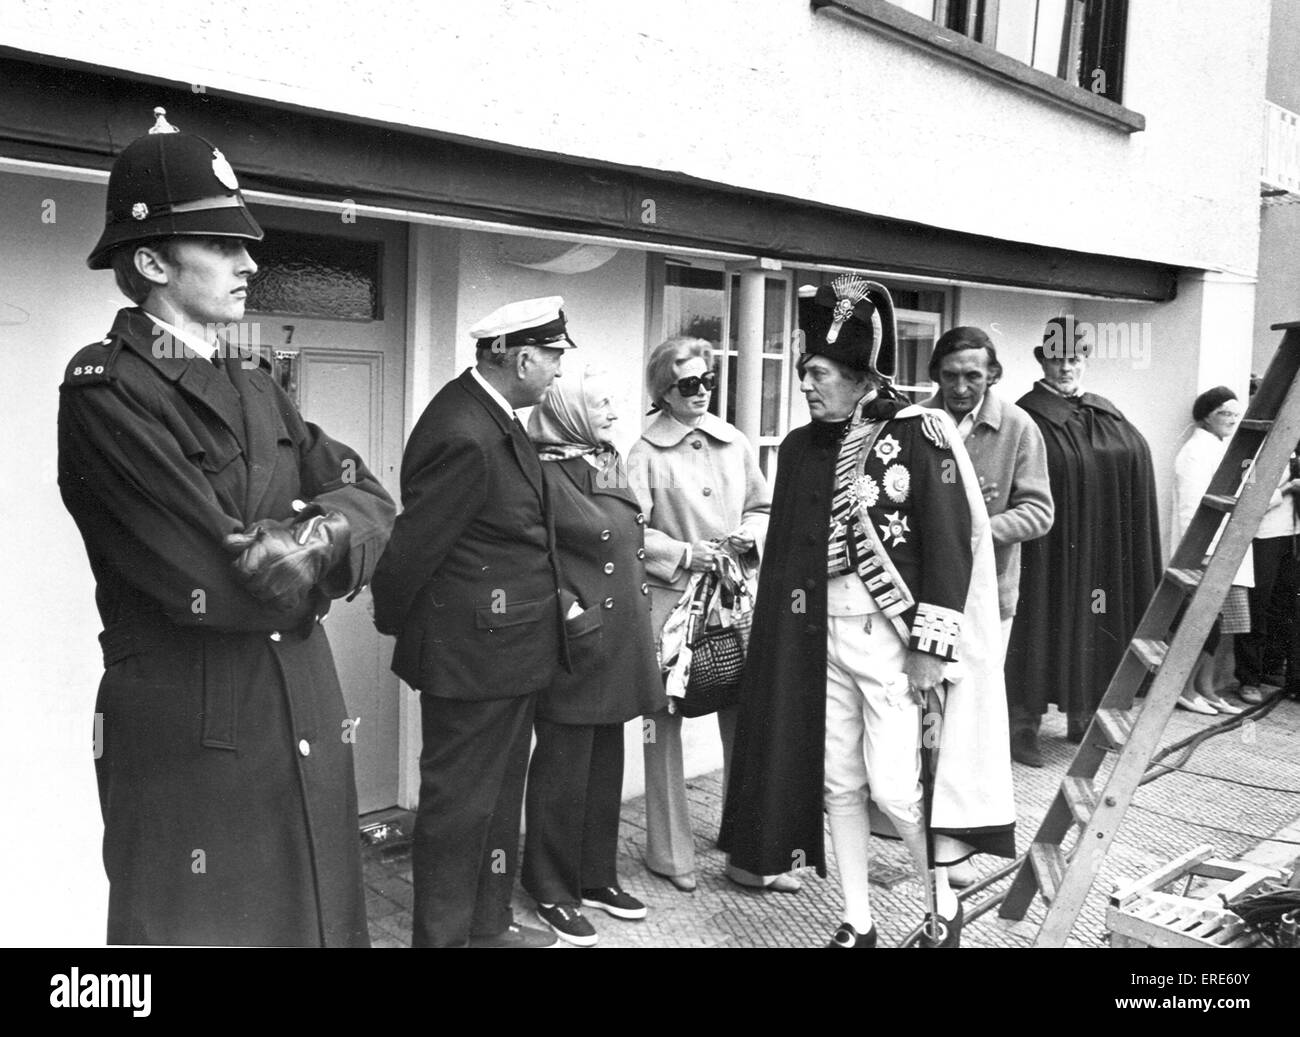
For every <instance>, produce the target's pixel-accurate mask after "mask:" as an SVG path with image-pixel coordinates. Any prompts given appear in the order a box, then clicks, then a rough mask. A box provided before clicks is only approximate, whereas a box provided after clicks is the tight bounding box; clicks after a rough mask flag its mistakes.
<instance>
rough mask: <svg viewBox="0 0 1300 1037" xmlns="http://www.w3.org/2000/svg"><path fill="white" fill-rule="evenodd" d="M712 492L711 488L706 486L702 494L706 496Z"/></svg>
mask: <svg viewBox="0 0 1300 1037" xmlns="http://www.w3.org/2000/svg"><path fill="white" fill-rule="evenodd" d="M712 493H713V491H712V490H711V489H709V488H708V487H707V486H706V487H704V496H706V497H708V496H709V495H710V494H712Z"/></svg>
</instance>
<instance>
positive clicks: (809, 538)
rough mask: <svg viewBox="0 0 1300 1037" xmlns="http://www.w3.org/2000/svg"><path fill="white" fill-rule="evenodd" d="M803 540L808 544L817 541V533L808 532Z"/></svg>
mask: <svg viewBox="0 0 1300 1037" xmlns="http://www.w3.org/2000/svg"><path fill="white" fill-rule="evenodd" d="M804 541H805V542H806V543H808V544H809V545H812V544H815V543H817V534H816V533H809V534H808V535H807V536H806V537H804Z"/></svg>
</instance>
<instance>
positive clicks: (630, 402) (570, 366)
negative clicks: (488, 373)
mask: <svg viewBox="0 0 1300 1037" xmlns="http://www.w3.org/2000/svg"><path fill="white" fill-rule="evenodd" d="M460 240H461V252H460V294H459V300H458V303H457V308H456V338H455V342H456V372H457V374H459V373H460V372H461V371H463V370H464V369H465V368H466V367H469V366H470V365H471V364H473V363H474V340H473V339H471V338H470V335H469V329H470V328H471V327H473V326H474V325H475V324H477V323H478V322H479V321H480V320H481V319H482V318H483V317H486V316H487V315H488V314H489V313H491V312H492V311H493V310H495V309H496V308H497V307H498V306H503V305H505V304H506V303H509V302H515V301H517V300H520V299H532V298H536V297H539V296H545V295H558V296H560V297H562V298H563V299H564V315H565V318H566V319H567V320H568V326H569V336H570V337H571V338H572V339H573V341H574V342H576V343H577V344H578V348H577V349H575V350H571V351H569V352H568V353H566V354H565V357H564V361H563V364H562V366H561V377H563V372H564V371H568V370H575V371H576V370H579V369H581V368H582V367H584V366H591V367H596V368H600V369H603V370H605V371H606V372H608V373H609V374H610V375H611V376H612V378H613V381H614V383H615V399H614V404H615V407H616V409H617V411H618V414H619V420H618V423H617V424H616V425H615V427H614V428H615V437H614V438H615V442H616V444H617V446H618V448H619V450H621V451H622V452H623V454H624V455H626V454H627V451H628V450H629V449H631V446H632V444H633V443H635V442H636V440H637V438H638V437H639V436H640V435H641V428H642V420H641V416H642V411H641V396H642V384H643V383H644V381H645V378H644V374H645V348H646V342H645V328H646V254H645V253H644V252H640V251H637V250H634V249H623V250H620V251H619V252H618V253H617V254H616V255H615V256H614V258H613V259H611V260H610V261H609V262H608V263H606V264H605V265H604V266H601V267H598V268H596V269H595V270H592V271H590V272H588V273H582V274H554V273H546V272H543V271H540V270H531V269H528V268H525V267H520V266H515V265H512V264H510V263H507V262H503V261H502V260H501V258H500V249H501V248H502V246H503V245H505V246H507V247H508V246H509V244H510V239H509V238H503V237H502V236H500V235H496V234H479V233H473V232H469V231H466V232H462V234H461V236H460Z"/></svg>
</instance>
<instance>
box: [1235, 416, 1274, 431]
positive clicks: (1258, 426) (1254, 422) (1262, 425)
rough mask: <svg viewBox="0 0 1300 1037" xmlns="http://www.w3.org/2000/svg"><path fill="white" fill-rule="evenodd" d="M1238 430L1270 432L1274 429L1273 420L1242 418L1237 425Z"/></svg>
mask: <svg viewBox="0 0 1300 1037" xmlns="http://www.w3.org/2000/svg"><path fill="white" fill-rule="evenodd" d="M1237 427H1238V428H1244V429H1249V430H1251V431H1253V432H1268V431H1269V430H1270V429H1271V428H1272V427H1273V419H1272V418H1242V419H1241V421H1240V422H1239V423H1238V425H1237Z"/></svg>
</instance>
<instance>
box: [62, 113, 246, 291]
mask: <svg viewBox="0 0 1300 1037" xmlns="http://www.w3.org/2000/svg"><path fill="white" fill-rule="evenodd" d="M153 113H154V116H155V119H156V122H155V124H154V126H153V128H152V129H151V130H150V131H149V132H148V134H146V135H145V136H143V137H137V138H136V139H135V140H133V141H132V142H131V143H130V144H128V145H127V146H126V148H125V149H124V150H123V152H122V154H120V155H118V157H117V161H116V162H114V163H113V171H112V172H111V173H110V174H109V177H108V211H107V213H106V217H105V221H104V233H103V234H102V235H100V238H99V242H98V243H97V244H96V245H95V248H94V251H92V252H91V253H90V257H89V258H88V259H87V260H86V263H87V265H88V266H89V267H90V269H92V270H104V269H107V268H108V266H109V262H110V260H109V256H110V253H112V251H113V249H115V248H117V247H118V246H119V245H125V244H128V243H130V242H132V241H145V240H148V239H150V238H166V237H174V236H176V235H201V236H204V237H223V238H248V239H249V240H252V241H261V240H262V236H263V235H262V228H261V227H259V226H258V225H257V221H256V220H255V219H253V214H252V213H250V212H249V211H248V209H247V208H246V207H245V206H244V197H243V195H241V194H240V193H239V181H238V180H236V179H235V171H234V170H233V169H231V168H230V163H229V162H227V161H226V157H225V156H224V155H223V154H222V153H221V151H220V150H219V149H218V148H216V147H214V146H213V144H212V143H211V142H210V141H207V140H204V139H203V138H202V137H199V136H196V135H195V134H193V133H181V132H179V131H178V130H177V129H176V128H175V127H174V126H172V125H171V124H170V123H168V122H167V119H166V114H167V113H166V112H165V111H164V110H163V109H162V108H155V109H154V110H153Z"/></svg>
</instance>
